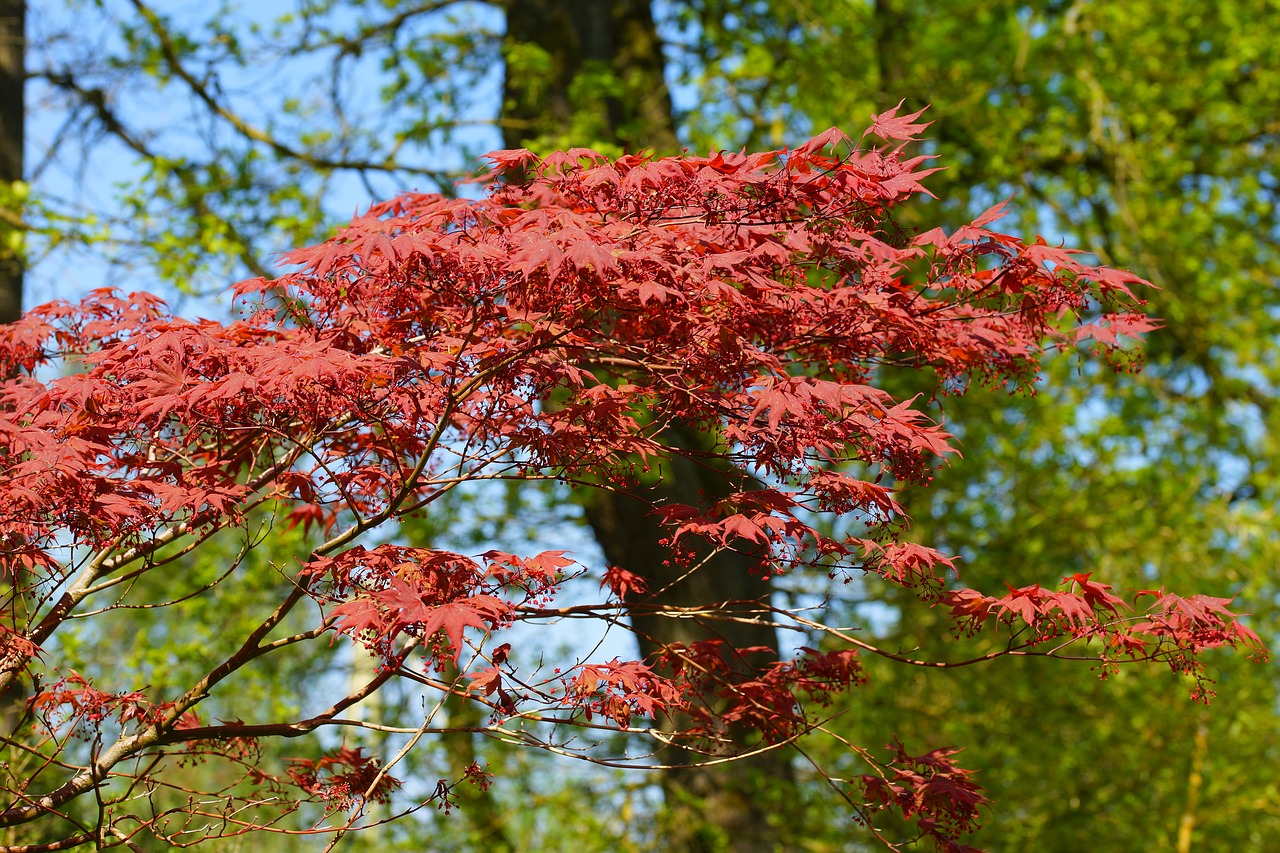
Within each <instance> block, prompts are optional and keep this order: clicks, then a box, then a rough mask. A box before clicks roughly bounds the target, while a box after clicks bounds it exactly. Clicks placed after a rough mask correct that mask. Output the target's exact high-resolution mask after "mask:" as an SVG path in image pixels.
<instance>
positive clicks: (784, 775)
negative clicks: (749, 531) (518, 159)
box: [502, 0, 794, 853]
mask: <svg viewBox="0 0 1280 853" xmlns="http://www.w3.org/2000/svg"><path fill="white" fill-rule="evenodd" d="M504 49H505V53H506V56H507V58H508V65H507V79H506V81H505V85H504V90H503V91H504V99H503V114H502V122H503V125H502V126H503V134H504V140H505V143H506V145H507V146H508V147H509V148H520V147H533V148H542V147H563V146H564V145H567V144H573V145H593V144H594V145H600V144H612V145H617V146H620V147H623V148H625V149H628V150H632V151H634V150H637V149H640V148H646V147H651V148H654V149H655V150H657V151H658V152H659V153H670V152H674V151H675V150H677V149H678V142H677V137H676V132H675V123H674V119H673V117H672V108H671V97H670V93H669V92H668V90H667V86H666V81H665V78H664V76H663V71H664V61H663V56H662V43H661V40H660V39H659V37H658V33H657V29H656V27H655V26H654V21H653V16H652V13H651V10H650V7H649V3H648V2H647V0H509V2H508V4H507V36H506V42H505V44H504ZM534 66H538V67H539V68H540V69H541V71H542V72H544V73H542V74H540V75H538V74H534V73H533V72H532V69H533V67H534ZM674 440H676V441H678V442H679V443H680V444H682V445H684V446H685V447H686V448H687V449H690V450H693V451H695V452H696V451H699V450H710V449H711V446H712V445H713V444H714V442H715V439H714V437H712V436H708V435H700V434H697V433H693V432H691V431H685V432H683V433H682V434H680V435H678V436H676V437H675V439H674ZM708 458H710V457H708ZM735 484H736V485H735ZM753 485H754V481H753V480H752V479H751V478H750V476H749V475H747V474H745V473H743V472H741V471H736V470H727V469H725V468H724V467H723V466H716V465H713V464H707V465H705V466H704V465H699V464H697V463H695V462H693V461H690V460H688V459H675V460H670V459H669V460H667V461H666V462H665V463H664V470H663V477H662V481H661V483H660V484H659V485H657V486H655V487H653V488H650V489H644V488H642V487H637V489H636V491H635V493H634V494H632V495H630V496H628V495H625V494H620V493H618V492H613V491H606V490H603V489H602V490H598V491H596V492H595V493H594V494H593V495H592V496H591V497H590V498H589V500H588V503H587V509H586V515H587V520H588V522H589V523H590V525H591V528H592V530H593V531H594V533H595V536H596V539H597V541H598V542H599V543H600V546H601V549H602V550H603V551H604V555H605V558H606V559H607V560H608V562H609V563H610V564H611V565H615V566H619V567H621V568H624V569H627V570H628V571H631V572H634V573H635V574H638V575H641V576H642V577H644V578H645V579H646V580H647V582H648V587H649V589H650V590H652V591H658V590H663V592H661V593H659V594H658V595H656V596H653V597H646V598H644V604H646V605H656V607H657V608H661V607H664V606H668V607H680V608H690V607H706V606H708V605H715V604H719V603H721V602H753V601H754V602H768V601H769V597H770V583H769V581H768V580H767V579H764V578H761V577H760V574H759V572H758V571H755V570H756V569H757V568H758V565H759V562H760V558H759V555H756V556H753V555H752V554H750V553H737V552H724V553H720V554H717V555H715V556H714V557H712V558H711V559H710V560H708V561H707V562H706V563H705V564H703V565H702V566H701V567H700V568H698V569H697V570H696V571H694V572H687V569H685V568H684V567H680V566H672V565H671V564H670V563H669V561H668V560H669V553H668V550H667V548H666V547H665V546H664V545H663V544H662V541H661V540H662V539H663V538H664V537H665V536H667V535H669V531H668V530H665V529H663V528H662V527H660V526H659V524H658V523H657V521H656V520H655V519H654V518H653V516H651V515H650V514H649V510H650V505H651V504H654V503H659V504H661V503H682V504H690V505H695V506H696V505H699V504H705V503H706V502H714V501H716V500H718V499H721V498H724V497H727V496H728V495H729V494H732V493H733V492H735V491H741V490H743V489H746V488H751V487H752V486H753ZM695 564H696V561H695ZM725 609H730V608H725ZM732 609H736V610H737V611H738V612H739V613H741V614H742V615H744V616H745V615H749V614H750V612H751V611H752V609H753V608H752V607H751V605H750V604H739V605H734V607H733V608H732ZM631 620H632V625H633V627H634V628H635V629H636V633H637V635H638V638H639V643H640V652H641V654H642V655H644V656H645V657H649V656H651V655H653V654H654V653H656V652H658V651H660V650H661V649H663V648H665V647H667V646H670V645H672V644H676V643H681V644H689V643H694V642H697V641H701V640H715V639H719V640H723V641H724V642H725V643H726V647H727V648H729V649H743V648H752V647H755V648H764V649H766V650H767V651H765V652H761V653H757V654H755V655H750V656H743V657H740V658H738V659H737V660H736V663H737V666H736V667H735V668H736V669H738V670H740V671H745V670H747V669H750V668H752V667H754V666H758V665H760V664H761V663H765V662H768V661H769V660H777V658H778V638H777V632H776V631H775V629H774V628H773V625H772V624H771V622H770V620H769V619H768V618H767V616H765V617H762V620H761V621H760V622H749V623H747V622H726V621H719V620H710V619H696V618H673V617H672V616H670V615H663V614H662V613H661V612H654V611H646V610H645V609H643V608H642V607H641V606H638V607H637V610H636V611H635V612H633V613H632V615H631ZM669 722H671V723H672V724H673V725H674V726H676V727H679V726H680V725H681V723H682V722H683V721H681V720H678V719H677V720H672V721H669ZM729 737H730V738H731V739H733V740H734V741H736V743H734V744H733V746H732V747H731V748H726V749H724V750H723V751H724V752H743V751H746V750H747V749H750V748H751V747H753V746H755V745H756V744H755V743H754V741H752V739H751V738H750V737H749V735H748V733H746V732H732V731H731V732H729ZM656 758H657V759H658V760H659V761H661V762H662V763H665V764H668V765H673V766H675V767H677V768H678V769H675V770H672V771H669V772H666V773H664V774H663V775H662V779H661V784H662V788H663V793H664V797H665V800H666V804H667V807H668V808H667V816H666V824H667V825H666V826H664V828H663V829H664V832H663V834H664V835H665V836H666V838H665V841H666V844H667V846H668V847H669V849H672V850H681V851H715V850H734V851H747V853H754V851H760V852H761V853H763V851H772V850H776V849H780V848H781V847H783V846H784V843H785V842H784V840H783V839H784V837H785V834H784V833H783V832H782V830H781V826H780V815H781V813H782V812H781V811H780V810H779V809H775V808H771V805H770V804H771V803H774V802H777V801H778V800H781V799H784V798H786V797H787V793H788V789H789V788H790V787H791V786H792V785H793V784H794V778H793V773H792V769H791V765H790V762H789V758H788V756H787V754H786V753H785V752H784V751H772V752H767V753H764V754H762V755H757V756H754V757H752V758H749V759H744V760H742V761H735V762H732V763H726V764H718V765H712V766H701V765H703V764H704V763H705V761H706V760H707V758H708V757H707V756H706V755H703V754H700V753H698V752H696V751H691V750H689V749H686V748H683V747H678V746H671V747H668V748H666V749H664V750H662V751H660V752H659V753H658V754H657V756H656ZM771 816H772V818H773V820H772V822H771V821H770V818H771Z"/></svg>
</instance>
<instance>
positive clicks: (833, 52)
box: [688, 0, 1280, 850]
mask: <svg viewBox="0 0 1280 853" xmlns="http://www.w3.org/2000/svg"><path fill="white" fill-rule="evenodd" d="M731 5H733V4H717V3H699V4H695V6H694V7H692V11H691V12H690V13H689V14H690V17H689V19H688V25H689V26H690V27H695V28H697V30H698V31H699V32H701V33H702V34H703V35H704V36H707V38H706V40H705V41H704V42H702V43H700V44H699V46H698V50H699V52H698V53H697V54H696V55H695V57H694V61H693V62H692V63H691V68H693V69H694V70H695V71H696V73H697V74H698V75H700V78H701V82H702V85H704V86H706V87H708V88H709V89H710V90H711V91H717V92H724V93H728V94H731V95H732V99H728V98H726V99H724V100H721V101H719V102H720V103H728V104H731V106H729V107H726V108H724V109H719V110H710V111H703V112H700V113H698V114H695V115H694V116H692V119H693V121H694V122H695V125H696V126H695V128H694V129H693V130H692V131H691V132H692V133H693V134H694V138H695V139H698V140H705V139H708V138H711V137H715V138H722V137H723V134H725V133H735V132H736V133H737V134H738V138H740V139H743V140H748V139H749V140H765V139H770V140H772V139H773V138H776V133H777V132H778V129H779V128H783V129H786V130H788V131H791V130H794V131H798V132H801V133H803V132H805V131H806V130H808V129H810V128H811V127H821V126H824V125H825V124H827V123H830V122H838V121H840V120H842V119H843V117H844V116H846V115H849V114H857V113H858V112H861V111H864V110H866V109H867V108H868V107H870V106H871V105H872V104H874V103H875V102H876V101H879V102H881V103H885V102H896V101H897V100H898V99H899V98H906V99H907V101H908V105H913V104H914V105H916V106H919V105H922V104H924V103H929V102H932V103H933V104H934V105H935V106H936V110H935V112H934V114H935V116H936V118H937V121H936V122H935V124H934V125H933V127H932V128H931V129H930V133H931V135H932V137H933V144H932V147H931V149H930V150H931V151H933V152H936V153H937V154H938V155H939V156H940V157H941V158H942V159H943V160H945V161H946V162H947V163H948V164H949V165H950V168H948V169H947V170H946V171H944V172H941V173H938V174H937V175H935V176H933V178H931V181H930V186H931V187H932V188H934V190H935V191H936V192H938V194H939V195H940V196H941V197H942V198H943V199H947V198H953V199H963V198H965V193H964V192H958V191H957V190H959V189H960V188H966V189H967V188H976V189H977V190H978V192H977V199H978V203H980V204H982V203H986V202H987V201H994V200H998V199H999V198H1001V197H1004V196H1008V195H1012V194H1015V193H1016V194H1018V196H1019V200H1020V202H1021V204H1020V205H1019V209H1020V210H1021V211H1022V216H1023V217H1024V220H1023V225H1024V226H1027V225H1034V224H1040V225H1041V226H1042V227H1043V226H1045V225H1047V226H1048V227H1049V228H1050V229H1051V230H1052V231H1053V232H1055V233H1059V234H1062V235H1064V236H1065V237H1067V238H1068V239H1069V240H1071V241H1072V242H1076V243H1078V244H1080V245H1083V246H1086V247H1088V248H1090V249H1091V250H1092V251H1093V252H1094V253H1096V255H1097V256H1098V257H1100V258H1102V259H1105V260H1106V261H1107V262H1108V263H1114V264H1117V265H1119V266H1122V267H1127V268H1130V269H1134V270H1136V271H1137V272H1139V273H1140V274H1143V275H1145V276H1148V277H1149V278H1151V280H1152V281H1153V282H1154V283H1155V284H1156V285H1158V287H1159V289H1158V290H1153V291H1151V292H1150V293H1148V294H1147V298H1148V299H1149V301H1150V306H1151V311H1152V313H1153V314H1155V315H1156V316H1159V317H1162V318H1164V321H1165V328H1163V329H1161V330H1160V331H1158V332H1156V333H1153V334H1152V335H1151V336H1150V338H1149V349H1148V365H1147V368H1146V370H1145V371H1144V372H1143V373H1142V374H1140V375H1137V376H1133V375H1120V376H1115V375H1111V374H1109V373H1107V372H1105V371H1094V370H1090V369H1088V368H1087V367H1085V368H1081V366H1080V365H1079V364H1078V363H1077V362H1076V361H1075V359H1073V358H1067V357H1064V358H1059V359H1057V360H1055V361H1054V362H1053V363H1051V364H1050V366H1049V369H1048V371H1047V375H1046V378H1045V381H1044V382H1043V383H1041V385H1040V386H1039V387H1038V388H1037V393H1036V395H1035V396H1034V397H1029V398H1012V399H1011V398H1009V397H1007V396H1006V395H1004V394H1002V393H1001V392H999V391H998V390H997V391H994V392H982V391H975V392H972V393H971V394H970V395H968V396H966V397H965V398H964V399H948V400H945V409H946V412H947V417H948V423H949V424H950V425H951V427H952V428H953V429H955V430H956V431H957V432H958V433H959V435H960V437H961V440H962V447H963V450H964V452H965V454H966V464H965V465H964V466H960V467H957V468H956V469H954V470H947V469H942V470H940V471H939V472H938V474H937V476H936V478H935V481H934V483H933V485H932V487H931V489H930V490H929V491H927V492H925V493H922V494H918V495H914V496H912V497H910V498H908V505H909V507H910V510H911V513H912V515H913V517H914V519H915V533H914V535H915V536H917V537H918V538H919V539H920V541H928V542H944V543H946V547H947V548H949V549H950V550H952V551H954V552H956V553H960V554H962V555H964V556H965V557H966V560H965V562H964V564H963V565H964V576H965V580H966V582H971V583H978V585H982V583H983V582H992V581H994V580H995V579H996V578H999V577H1005V576H1009V575H1012V576H1013V577H1015V578H1016V580H1011V581H1010V582H1013V583H1016V582H1025V583H1033V582H1046V583H1050V582H1053V581H1055V580H1056V579H1057V577H1060V576H1062V575H1066V574H1071V573H1074V572H1078V571H1094V570H1096V571H1099V572H1103V573H1105V574H1106V576H1108V577H1115V578H1120V579H1123V580H1122V581H1121V582H1122V583H1125V584H1127V585H1129V586H1132V587H1136V588H1141V587H1157V586H1160V585H1162V584H1165V583H1168V584H1174V583H1178V582H1183V581H1184V580H1185V579H1188V578H1197V579H1199V580H1200V581H1201V582H1208V583H1209V584H1210V585H1211V586H1212V588H1214V589H1216V592H1217V594H1220V595H1224V596H1232V595H1236V596H1238V597H1239V600H1240V601H1242V602H1244V603H1245V606H1246V609H1250V610H1253V611H1254V612H1255V613H1256V614H1257V620H1258V624H1259V627H1260V628H1262V629H1264V630H1266V631H1267V632H1268V633H1269V634H1270V635H1271V636H1274V631H1275V627H1276V625H1275V620H1276V613H1275V604H1274V602H1275V594H1276V588H1275V581H1274V573H1273V572H1271V571H1270V570H1269V566H1271V565H1274V561H1275V558H1276V546H1275V541H1276V532H1277V518H1276V515H1275V512H1274V506H1275V503H1276V498H1277V482H1276V479H1275V476H1274V473H1273V472H1274V465H1273V464H1272V460H1274V458H1275V455H1276V450H1277V448H1276V446H1275V439H1274V435H1275V434H1276V426H1277V423H1276V417H1277V414H1276V403H1275V389H1276V387H1277V379H1280V376H1278V375H1277V364H1278V363H1280V361H1278V359H1277V347H1280V338H1277V334H1276V333H1277V328H1276V323H1277V318H1278V317H1280V306H1278V305H1277V301H1276V298H1275V282H1276V280H1277V276H1278V274H1280V251H1277V250H1278V248H1280V247H1278V245H1277V241H1278V240H1280V221H1278V219H1277V206H1276V204H1275V201H1276V195H1277V187H1280V173H1278V172H1277V165H1278V164H1277V157H1280V147H1278V146H1277V144H1276V139H1277V137H1276V130H1277V126H1276V124H1275V115H1276V114H1277V110H1278V109H1280V74H1278V73H1277V71H1276V69H1277V67H1280V66H1278V65H1277V60H1278V59H1280V57H1278V56H1277V50H1278V48H1277V45H1276V43H1275V40H1274V39H1273V38H1272V37H1271V34H1272V33H1273V32H1274V31H1275V29H1276V27H1277V25H1280V7H1277V5H1276V4H1275V3H1272V2H1230V3H1217V4H1212V5H1205V4H1198V3H1175V4H1172V5H1170V4H1165V3H1142V2H1139V3H1130V2H1124V3H1110V2H1092V3H1035V4H1012V3H1009V4H1003V3H978V2H974V3H955V4H948V5H947V8H946V13H945V14H942V13H940V11H939V9H938V8H937V6H936V4H931V3H923V2H920V3H916V2H903V1H902V0H883V1H882V2H877V3H875V4H841V5H839V6H833V5H830V4H806V3H786V4H783V3H779V4H770V5H768V6H767V7H766V6H765V5H757V6H755V7H754V9H755V12H756V14H754V15H753V14H751V13H750V12H747V13H745V14H744V13H743V12H742V9H741V8H737V7H735V12H737V14H736V15H735V16H734V17H733V18H732V19H730V18H728V17H727V16H726V14H725V13H726V12H727V11H728V8H729V7H730V6H731ZM726 21H728V22H729V23H727V24H726ZM762 55H765V56H768V57H769V58H770V60H769V62H768V63H766V64H761V63H759V62H751V61H740V59H739V58H740V57H748V56H762ZM1191 81H1194V82H1191ZM748 104H750V109H749V110H748V109H746V105H748ZM1028 202H1030V203H1028ZM943 203H944V204H946V202H945V201H944V202H943ZM955 215H957V216H962V215H964V211H963V209H960V210H956V211H955ZM903 381H904V382H908V383H910V382H911V381H912V380H911V379H910V378H907V379H904V380H903ZM968 463H976V464H974V465H973V466H972V467H970V466H969V464H968ZM929 623H930V620H929V618H928V616H927V614H926V615H922V614H917V613H912V614H910V616H909V617H908V616H906V615H904V616H903V618H901V619H900V620H898V621H897V622H895V623H894V624H893V625H892V626H891V627H889V628H888V629H887V630H885V631H884V632H883V636H884V637H885V639H886V640H888V641H889V642H896V643H898V644H900V645H901V647H903V648H915V647H916V646H917V645H918V644H920V643H921V642H923V639H922V638H923V637H924V636H925V635H926V634H927V633H928V629H929ZM1079 675H1080V679H1081V680H1080V681H1079V682H1078V683H1072V682H1070V681H1068V680H1064V681H1062V682H1057V681H1056V680H1055V681H1054V683H1052V684H1051V683H1050V682H1049V680H1048V679H1046V678H1044V677H1043V675H1042V673H1041V670H1040V668H1039V667H1037V666H1035V664H1034V662H1030V661H1028V662H1025V663H1022V664H1019V665H1017V666H1013V665H1010V666H1006V667H1003V668H1001V669H1000V670H999V671H998V672H997V671H992V672H988V673H977V672H962V673H957V674H956V678H957V679H963V681H964V684H965V685H966V689H965V690H963V691H961V690H958V689H946V688H945V687H940V686H939V684H938V683H937V682H933V681H932V679H930V685H931V686H929V687H928V688H926V687H925V686H924V684H923V683H922V682H921V681H920V680H919V679H911V678H910V677H909V676H904V675H903V674H902V673H895V674H894V675H889V674H888V672H887V671H886V672H885V673H884V680H883V681H882V682H881V684H880V686H879V687H878V688H877V687H876V686H875V684H876V677H875V676H874V675H873V676H872V687H871V688H869V690H868V693H867V694H866V695H864V696H862V697H856V698H855V703H857V704H855V711H854V713H851V714H850V715H849V720H850V721H851V722H850V729H851V730H856V731H858V732H859V736H862V737H865V736H867V735H868V734H869V733H870V732H872V731H874V730H876V729H878V728H880V727H881V726H883V724H884V723H885V722H886V721H887V720H890V719H895V720H897V719H900V720H911V721H912V722H911V724H910V725H911V727H912V728H913V729H914V730H916V731H917V732H919V733H922V734H923V733H924V732H925V731H929V732H932V736H933V738H934V739H935V740H934V741H933V742H934V743H935V744H937V745H941V744H943V743H948V742H952V741H955V742H965V743H970V744H974V745H975V746H973V747H971V749H970V757H971V759H972V760H974V761H975V763H976V764H977V765H978V766H983V767H985V768H986V770H985V772H984V773H983V779H984V783H985V784H987V785H988V786H990V787H991V788H992V789H993V790H994V791H995V792H996V794H997V796H996V799H997V801H1001V800H1002V801H1004V802H1006V803H1013V802H1014V801H1017V802H1018V805H1017V806H1016V807H1010V808H1008V809H1007V810H997V811H996V812H995V813H994V814H993V815H992V818H991V820H990V821H989V823H988V827H987V829H986V832H985V834H984V840H985V841H986V843H988V844H990V845H991V847H992V849H1009V850H1019V849H1032V848H1034V849H1046V850H1055V849H1059V850H1074V849H1080V848H1081V846H1087V847H1088V848H1089V849H1116V850H1129V849H1136V848H1138V847H1148V846H1165V847H1168V848H1169V849H1178V850H1192V849H1195V850H1201V849H1214V850H1219V849H1220V850H1234V849H1248V848H1256V847H1258V846H1259V845H1264V844H1265V842H1264V841H1262V839H1265V838H1267V837H1269V836H1270V835H1271V834H1272V833H1273V832H1274V831H1275V825H1274V821H1275V817H1274V816H1275V815H1276V814H1277V808H1276V803H1277V799H1276V798H1277V796H1278V792H1277V788H1276V786H1275V784H1274V782H1273V781H1272V780H1271V779H1270V773H1269V772H1268V771H1267V768H1268V766H1269V764H1268V761H1267V759H1263V760H1262V761H1261V762H1259V761H1257V760H1255V758H1254V757H1255V756H1268V755H1274V754H1275V751H1276V749H1277V738H1276V730H1277V726H1276V723H1277V720H1276V716H1275V708H1276V695H1277V690H1276V683H1275V671H1274V669H1269V668H1256V669H1250V668H1244V669H1242V670H1241V671H1238V672H1237V671H1232V672H1231V673H1230V674H1229V675H1226V676H1224V678H1223V680H1222V682H1221V684H1219V685H1218V691H1219V698H1218V703H1219V707H1218V708H1216V709H1215V711H1216V712H1218V713H1217V714H1208V715H1199V714H1195V713H1187V710H1186V708H1185V706H1184V705H1183V704H1182V701H1181V697H1180V696H1179V695H1178V693H1179V691H1178V690H1176V689H1174V688H1172V687H1170V688H1168V689H1165V690H1164V691H1160V690H1159V689H1158V688H1157V689H1156V691H1155V692H1154V693H1152V692H1151V688H1152V685H1150V684H1149V683H1148V682H1147V679H1148V678H1149V677H1150V676H1148V675H1145V674H1144V675H1142V676H1137V675H1136V674H1128V675H1126V676H1124V677H1123V678H1121V679H1120V680H1119V681H1118V682H1117V683H1103V684H1095V683H1092V682H1091V681H1090V679H1093V678H1096V676H1097V675H1098V673H1096V672H1088V671H1082V672H1081V673H1080V674H1079ZM970 686H973V687H974V688H975V689H974V690H970V689H968V688H969V687H970ZM1139 695H1141V696H1142V697H1143V698H1141V699H1139V698H1138V697H1139ZM1153 696H1162V697H1163V698H1161V699H1158V700H1153V699H1152V697H1153ZM1223 708H1226V709H1228V710H1226V711H1225V712H1223V711H1222V709H1223ZM1030 721H1034V724H1028V723H1030ZM1135 729H1136V730H1138V731H1140V732H1141V733H1142V737H1141V738H1139V739H1138V740H1130V741H1125V740H1124V734H1125V733H1128V732H1132V731H1134V730H1135ZM979 744H981V746H978V745H979ZM1207 745H1212V746H1213V750H1212V755H1210V754H1209V753H1208V752H1206V750H1207V748H1208V746H1207ZM1255 771H1256V772H1255ZM1139 803H1141V808H1138V804H1139Z"/></svg>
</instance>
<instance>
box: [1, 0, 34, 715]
mask: <svg viewBox="0 0 1280 853" xmlns="http://www.w3.org/2000/svg"><path fill="white" fill-rule="evenodd" d="M25 24H26V4H25V3H23V2H21V0H0V192H3V193H4V195H5V196H6V197H7V196H8V195H9V189H10V187H11V186H12V184H13V183H14V182H15V181H20V180H22V144H23V133H24V132H25V129H24V122H23V110H24V106H25V105H24V102H23V87H24V84H25V82H26V80H25V74H26V71H25V66H24V63H23V53H24V48H25V46H26V33H25ZM5 207H6V208H7V209H5V210H0V323H12V322H13V321H15V320H17V319H18V318H19V317H21V316H22V257H21V255H20V253H19V251H18V248H19V247H20V246H21V237H22V232H21V229H20V228H19V227H18V222H19V221H20V217H21V215H22V211H21V209H20V208H19V207H17V206H16V205H14V206H7V205H6V206H5ZM8 378H10V377H8V376H0V379H8ZM10 571H12V572H14V573H15V574H16V573H17V569H11V570H10ZM25 586H26V581H25V579H24V578H21V577H14V576H10V575H9V574H8V572H5V576H4V577H0V595H2V596H3V597H2V598H0V618H2V619H5V620H6V621H7V622H8V623H9V624H8V627H9V629H10V630H12V631H15V632H25V631H26V630H27V607H26V599H25V598H24V596H23V594H22V592H23V589H24V587H25ZM25 699H26V689H25V687H24V686H23V684H22V682H21V681H20V680H19V679H16V678H15V679H14V680H13V681H11V682H10V683H9V685H8V687H6V688H5V690H4V691H3V692H0V737H4V738H8V737H11V736H12V735H13V734H14V732H15V730H16V729H17V728H18V723H19V720H20V719H21V717H22V711H23V707H24V704H25Z"/></svg>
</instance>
